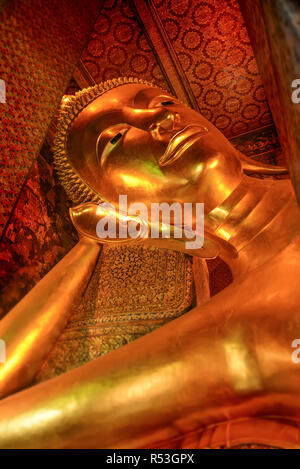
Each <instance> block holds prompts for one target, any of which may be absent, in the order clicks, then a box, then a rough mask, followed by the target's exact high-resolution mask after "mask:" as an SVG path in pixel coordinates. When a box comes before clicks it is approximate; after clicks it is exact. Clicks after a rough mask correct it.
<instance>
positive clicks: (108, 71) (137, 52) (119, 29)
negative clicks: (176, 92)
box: [81, 0, 167, 88]
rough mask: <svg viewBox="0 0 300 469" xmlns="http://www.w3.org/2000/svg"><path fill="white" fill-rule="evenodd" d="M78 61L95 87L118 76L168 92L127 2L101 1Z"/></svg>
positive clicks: (119, 0) (120, 0)
mask: <svg viewBox="0 0 300 469" xmlns="http://www.w3.org/2000/svg"><path fill="white" fill-rule="evenodd" d="M81 58H82V61H83V63H84V65H85V66H86V68H87V69H88V71H89V72H90V74H91V76H92V77H93V79H94V80H95V81H96V82H97V83H100V82H101V81H103V80H107V79H109V78H116V77H119V76H135V77H140V78H144V79H146V80H149V81H152V82H154V83H156V84H157V85H159V86H162V87H164V88H167V84H166V82H165V80H164V78H163V75H162V72H161V70H160V68H159V66H158V64H157V61H156V59H155V56H154V54H153V52H152V50H151V48H150V46H149V44H148V42H147V40H146V38H145V35H144V33H143V31H142V29H141V27H140V26H139V25H138V23H137V21H136V18H135V14H134V13H133V11H132V9H131V7H130V4H129V2H128V1H124V0H115V1H111V0H105V1H104V4H103V8H102V10H101V14H100V16H99V17H98V19H97V21H96V23H95V26H94V29H93V32H92V34H91V36H90V38H89V41H88V43H87V46H86V47H85V49H84V51H83V54H82V57H81Z"/></svg>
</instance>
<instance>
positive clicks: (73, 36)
mask: <svg viewBox="0 0 300 469" xmlns="http://www.w3.org/2000/svg"><path fill="white" fill-rule="evenodd" d="M101 3H102V2H99V1H98V0H90V1H88V2H77V1H74V0H64V1H60V0H52V1H51V2H50V1H49V2H45V1H42V0H19V1H16V0H15V1H11V2H9V3H8V4H7V6H6V7H5V8H4V9H3V10H2V11H1V14H0V35H1V44H0V62H1V70H0V78H1V79H2V80H4V82H5V84H6V103H0V123H1V125H0V151H1V165H0V181H1V203H0V235H1V232H2V231H3V229H4V227H5V224H6V223H7V221H8V217H9V215H10V213H11V211H12V209H13V206H14V204H15V202H16V199H17V196H18V193H19V191H20V189H21V187H22V185H23V184H24V181H25V178H26V176H27V174H28V171H29V169H30V167H31V165H32V164H33V162H34V159H35V158H36V157H37V155H38V152H39V149H40V147H41V145H42V143H43V140H44V138H45V135H46V131H47V127H48V125H49V123H50V121H51V117H52V115H53V114H54V112H55V110H56V108H57V106H58V105H59V102H60V99H61V96H62V94H63V93H64V90H65V88H66V86H67V84H68V82H69V81H70V78H71V75H72V72H73V69H74V67H75V65H76V63H77V61H78V59H79V57H80V53H81V49H82V47H83V46H84V43H85V41H86V40H87V38H88V35H89V32H90V29H91V27H92V26H93V24H94V21H95V16H96V14H97V12H98V11H99V8H100V5H101Z"/></svg>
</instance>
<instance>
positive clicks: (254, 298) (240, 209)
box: [0, 80, 300, 448]
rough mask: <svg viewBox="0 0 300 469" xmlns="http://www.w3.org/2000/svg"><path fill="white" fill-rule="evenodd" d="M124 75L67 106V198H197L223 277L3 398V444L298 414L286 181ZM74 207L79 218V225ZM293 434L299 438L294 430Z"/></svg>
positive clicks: (63, 135) (149, 440) (62, 132)
mask: <svg viewBox="0 0 300 469" xmlns="http://www.w3.org/2000/svg"><path fill="white" fill-rule="evenodd" d="M123 82H124V80H121V81H118V80H115V81H114V82H110V83H109V84H106V85H101V86H100V87H98V86H97V87H96V89H94V90H93V91H88V92H86V93H85V92H83V93H81V94H80V95H79V97H78V102H76V99H77V98H73V101H72V102H71V103H69V104H67V105H66V106H65V107H64V111H63V112H64V114H63V118H62V120H61V127H60V129H59V135H58V139H57V144H56V145H57V146H56V158H57V165H58V167H59V174H60V177H61V178H62V180H63V183H64V185H65V187H66V189H67V190H68V191H69V194H70V196H71V197H72V198H73V201H74V204H84V203H87V204H89V203H92V204H94V203H97V202H98V201H100V200H103V199H104V200H108V201H109V202H113V203H117V202H118V196H119V195H120V194H126V195H127V196H128V199H129V203H131V202H137V201H138V202H143V203H145V204H146V205H147V206H150V204H151V203H152V202H168V203H170V204H171V203H173V202H174V201H178V202H180V203H184V202H192V203H196V202H204V204H205V238H206V240H209V247H210V248H211V247H213V248H214V249H215V252H216V253H218V252H219V253H220V255H221V256H222V258H223V259H224V260H225V261H226V262H227V263H228V265H229V266H230V267H231V269H232V271H233V274H234V282H233V283H232V284H231V285H230V286H229V287H227V288H226V289H225V290H223V291H222V292H221V293H219V294H218V295H216V296H215V297H213V298H211V299H210V300H209V301H207V302H206V303H205V304H203V305H201V306H198V307H196V308H194V309H193V310H192V311H191V312H188V313H187V314H186V315H184V316H182V317H180V318H177V319H175V320H173V321H171V322H170V323H168V324H166V325H164V326H163V327H161V328H159V329H157V330H155V331H153V332H151V333H149V334H147V335H145V336H143V337H141V338H139V339H137V340H135V341H133V342H131V343H130V344H127V345H125V346H123V347H121V348H119V349H117V350H114V351H112V352H111V353H109V354H107V355H105V356H103V357H100V358H98V359H96V360H94V361H92V362H90V363H88V364H86V365H83V366H82V367H79V368H77V369H75V370H72V371H69V372H67V373H65V374H63V375H61V376H59V377H57V378H54V379H50V380H49V381H46V382H43V383H41V384H38V385H36V386H34V387H32V388H29V389H27V390H25V391H22V392H20V393H18V394H16V395H13V396H10V397H8V398H6V399H3V400H2V401H1V402H0V446H1V447H3V448H9V447H14V448H16V447H26V448H29V447H34V448H47V447H50V448H118V447H121V448H137V447H146V446H147V447H157V445H163V444H164V442H165V444H167V442H168V441H170V440H174V439H176V438H177V439H178V438H179V437H184V438H187V437H188V435H190V434H192V433H194V432H199V431H201V429H203V430H204V429H205V428H210V427H212V426H216V425H219V424H220V425H221V424H222V425H223V424H224V422H228V423H230V424H234V423H236V422H237V421H241V420H243V419H248V420H251V418H261V419H263V418H268V417H269V420H270V421H271V420H272V419H273V420H274V419H275V418H278V419H281V418H283V417H284V418H285V420H286V421H287V422H290V426H289V425H287V428H291V427H292V425H294V426H296V425H298V426H299V423H300V393H299V389H300V372H299V365H296V364H295V363H293V361H292V359H291V354H292V349H291V343H292V341H293V340H294V339H295V338H298V337H300V309H299V304H300V289H299V278H300V262H299V259H300V234H299V233H300V214H299V211H298V208H297V204H296V200H295V198H294V194H293V190H292V186H291V183H290V181H289V180H283V181H276V180H274V181H269V180H265V179H258V180H254V179H251V178H250V177H249V176H247V175H245V174H244V172H243V161H242V159H241V158H240V155H239V154H238V153H237V152H236V151H235V149H234V148H233V147H232V146H231V144H230V143H229V142H228V141H227V139H226V138H225V137H224V136H223V135H222V134H221V133H220V132H219V131H218V130H217V129H216V128H215V127H214V126H213V125H212V124H211V123H209V122H208V121H206V119H204V118H203V117H202V116H200V115H199V114H198V113H196V112H195V111H193V110H191V109H189V108H188V107H187V106H185V105H183V104H182V103H180V102H178V101H177V100H176V99H174V98H173V97H171V96H168V95H166V94H165V93H164V92H163V91H161V90H160V89H158V88H155V87H154V86H148V85H147V84H145V83H131V84H130V83H128V81H127V82H126V80H125V84H123V85H122V83H123ZM105 87H106V90H107V91H106V92H104V91H105ZM101 93H102V94H101ZM205 129H207V130H206V131H205ZM118 134H121V138H120V139H118V144H116V145H115V144H114V143H115V140H114V137H115V136H116V135H118ZM111 140H112V141H113V143H112V142H111ZM188 141H189V142H190V143H191V144H190V145H186V146H184V147H183V146H182V143H183V142H184V143H187V142H188ZM110 145H112V146H110ZM245 170H249V166H247V168H245ZM267 171H268V172H270V171H271V172H272V168H271V169H270V168H268V170H267ZM84 210H85V209H84V207H83V208H82V210H81V209H80V210H79V213H78V214H77V215H78V218H77V220H78V226H80V227H81V231H80V232H81V235H83V234H84V233H85V234H86V236H88V237H89V236H90V234H91V229H90V226H89V225H88V224H86V223H85V220H84V217H82V218H81V216H80V213H81V212H82V213H84ZM80 218H81V220H82V222H81V221H80ZM90 220H93V217H91V218H90ZM93 223H94V222H93ZM148 241H149V242H152V241H155V240H151V239H148ZM158 241H159V242H160V241H161V240H158ZM174 241H177V240H174V239H172V238H170V239H165V240H164V242H165V243H166V245H164V246H163V247H167V246H169V247H170V248H173V247H174V246H175V245H176V243H175V245H174ZM179 241H180V240H179ZM137 242H139V240H138V241H137ZM168 243H169V244H168ZM178 248H179V250H180V243H179V245H178ZM206 248H207V246H206V245H204V248H203V253H202V255H203V257H205V255H206ZM190 254H196V255H199V253H198V252H197V253H193V252H192V251H190ZM208 254H210V255H212V254H213V249H212V250H211V251H209V250H208ZM29 316H30V315H29ZM28 322H29V321H28ZM36 327H37V326H36V323H35V322H33V323H32V333H35V330H36ZM39 331H40V333H41V339H40V340H41V343H42V336H43V330H42V328H41V327H39ZM16 362H17V360H16ZM0 366H1V365H0ZM28 366H29V367H30V363H28ZM234 428H238V427H237V426H234ZM273 428H275V427H274V426H273ZM270 435H271V436H270ZM272 435H273V436H274V441H276V442H277V443H278V442H279V443H280V442H283V444H285V445H286V444H287V439H288V438H289V436H288V435H289V431H288V430H287V431H286V430H284V431H282V432H281V433H280V432H278V431H277V429H276V434H275V433H274V432H273V433H272V432H270V431H269V430H268V435H266V434H263V428H262V429H260V431H259V432H258V436H257V439H258V441H257V443H259V442H262V443H266V440H267V439H268V438H269V439H270V438H271V439H272ZM239 436H240V435H239V434H238V431H237V434H236V436H232V440H231V441H230V442H231V443H232V444H234V442H235V441H240V440H239ZM224 438H226V441H225V442H226V443H228V434H227V435H225V436H224ZM292 439H293V446H294V447H300V439H299V432H298V433H297V434H296V436H295V434H293V437H292ZM225 442H224V444H225ZM270 443H272V441H270ZM218 444H220V445H221V444H222V441H220V440H218ZM279 446H280V445H279Z"/></svg>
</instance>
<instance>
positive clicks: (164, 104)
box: [160, 101, 175, 106]
mask: <svg viewBox="0 0 300 469" xmlns="http://www.w3.org/2000/svg"><path fill="white" fill-rule="evenodd" d="M160 104H161V105H162V106H170V105H171V104H175V103H174V101H162V102H161V103H160Z"/></svg>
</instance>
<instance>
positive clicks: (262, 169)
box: [238, 152, 289, 176]
mask: <svg viewBox="0 0 300 469" xmlns="http://www.w3.org/2000/svg"><path fill="white" fill-rule="evenodd" d="M238 156H239V159H240V161H241V163H242V168H243V171H244V173H246V174H249V175H250V174H263V175H266V176H267V175H269V176H279V175H283V174H288V173H289V172H288V169H287V168H285V167H284V166H275V165H272V164H265V163H260V162H259V161H254V160H253V159H252V158H248V157H247V156H245V155H243V154H242V153H240V152H238Z"/></svg>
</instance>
